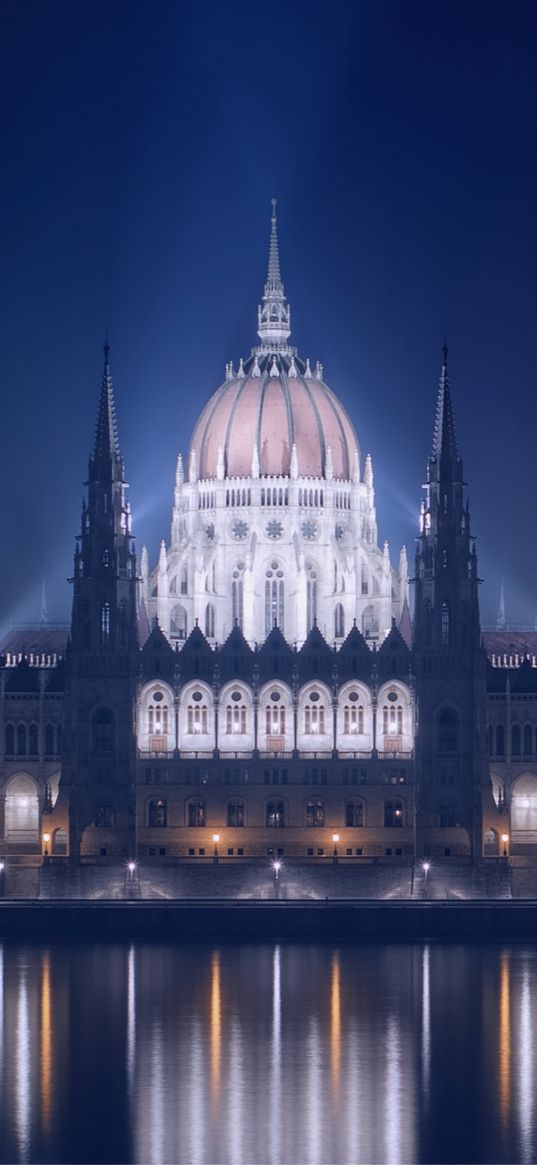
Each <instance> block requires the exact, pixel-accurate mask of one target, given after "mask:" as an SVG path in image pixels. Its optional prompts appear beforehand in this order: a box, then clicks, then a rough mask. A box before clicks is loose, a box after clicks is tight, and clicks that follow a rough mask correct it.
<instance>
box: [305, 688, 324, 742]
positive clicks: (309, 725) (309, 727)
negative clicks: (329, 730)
mask: <svg viewBox="0 0 537 1165" xmlns="http://www.w3.org/2000/svg"><path fill="white" fill-rule="evenodd" d="M324 731H325V711H324V704H323V703H322V696H321V694H320V692H317V691H311V692H309V693H308V696H307V701H306V703H305V705H304V732H305V733H306V735H308V736H309V735H312V736H315V735H319V734H322V733H324Z"/></svg>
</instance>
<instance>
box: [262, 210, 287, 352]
mask: <svg viewBox="0 0 537 1165" xmlns="http://www.w3.org/2000/svg"><path fill="white" fill-rule="evenodd" d="M257 330H258V335H259V336H260V338H261V340H262V341H263V346H264V348H265V349H266V350H267V351H271V350H274V348H276V349H281V348H283V347H285V346H286V345H287V340H288V338H289V335H290V332H291V312H290V308H289V306H288V304H287V303H286V301H285V292H284V289H283V283H282V277H281V274H280V253H279V248H278V222H277V218H276V199H275V198H273V199H272V216H271V220H270V244H269V259H268V271H267V281H266V283H265V292H264V295H263V303H262V304H261V306H260V308H259V311H258V328H257Z"/></svg>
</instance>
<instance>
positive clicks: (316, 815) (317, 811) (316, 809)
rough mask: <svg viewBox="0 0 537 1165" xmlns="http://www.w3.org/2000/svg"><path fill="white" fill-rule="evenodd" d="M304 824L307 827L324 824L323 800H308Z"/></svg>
mask: <svg viewBox="0 0 537 1165" xmlns="http://www.w3.org/2000/svg"><path fill="white" fill-rule="evenodd" d="M306 825H307V826H309V827H315V826H323V825H324V801H308V803H307V805H306Z"/></svg>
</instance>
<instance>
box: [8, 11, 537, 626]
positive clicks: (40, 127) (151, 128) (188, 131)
mask: <svg viewBox="0 0 537 1165" xmlns="http://www.w3.org/2000/svg"><path fill="white" fill-rule="evenodd" d="M0 108H1V110H2V113H1V118H0V125H1V155H2V182H1V186H0V198H1V229H2V251H3V263H2V269H3V273H2V282H1V291H0V294H1V304H0V321H1V322H0V327H1V330H2V342H1V345H0V362H1V363H0V375H1V383H2V401H3V406H2V430H1V431H2V439H1V440H2V444H1V449H2V456H1V460H0V474H1V482H0V496H1V498H2V504H1V506H0V631H3V630H5V629H6V627H7V626H8V625H9V620H10V619H11V618H13V619H14V620H15V621H20V620H31V619H35V618H37V617H38V615H39V596H40V588H41V577H42V575H45V576H46V580H47V588H48V607H49V615H50V617H51V618H52V619H58V620H62V619H67V618H68V617H69V611H70V590H69V586H68V584H67V582H66V579H67V578H68V576H69V575H70V574H71V570H72V555H73V547H74V537H75V534H76V533H77V532H78V530H79V526H80V503H81V497H82V483H83V481H84V480H85V479H86V476H87V459H88V453H89V451H90V448H91V445H92V441H93V433H94V427H95V418H96V412H97V400H98V392H99V385H100V379H101V371H102V345H103V342H104V334H105V329H106V328H107V329H108V333H109V339H110V344H111V350H112V351H111V365H112V374H113V379H114V385H115V392H116V404H117V413H118V422H119V434H120V443H121V448H122V452H123V455H124V458H125V462H126V469H127V479H128V481H129V482H130V485H131V502H132V507H133V521H134V531H135V534H136V536H137V543H138V548H139V549H141V546H142V544H143V543H144V542H145V543H147V545H148V548H149V554H150V561H151V563H153V562H154V560H155V558H156V555H157V552H158V544H159V540H160V538H162V537H165V538H166V539H167V540H168V538H169V525H170V514H171V503H172V491H173V480H174V470H175V459H176V456H177V453H178V452H179V451H180V450H181V451H183V452H185V451H186V447H187V445H188V441H189V437H190V434H191V431H192V428H193V425H194V422H195V420H196V417H197V414H198V412H199V411H200V410H201V407H202V405H203V404H204V402H205V401H206V399H207V398H208V397H209V396H210V394H211V393H212V392H213V391H214V390H215V389H216V388H217V387H218V385H219V384H220V383H221V381H222V380H223V377H224V365H225V363H226V361H227V360H230V359H233V361H234V363H235V366H236V365H237V362H238V359H239V357H240V356H241V355H242V356H246V355H247V354H249V351H250V348H251V346H252V345H253V344H255V343H256V342H257V336H256V319H257V315H256V313H257V305H258V302H259V300H260V297H261V294H262V288H263V283H264V279H265V272H266V259H267V250H268V233H269V219H270V199H271V197H272V196H273V195H274V196H275V197H276V198H277V199H278V217H279V232H280V253H281V261H282V274H283V279H284V283H285V290H286V293H287V296H288V298H289V301H290V303H291V308H292V323H293V333H292V338H291V342H292V343H295V344H296V345H297V346H298V350H299V352H300V354H301V355H302V356H303V357H306V356H309V357H310V358H311V360H312V361H315V360H317V359H319V360H321V361H322V363H323V364H324V374H325V378H326V381H327V383H328V384H330V386H331V387H332V388H333V389H334V390H335V392H336V393H337V394H338V395H339V396H340V398H341V400H342V401H343V403H344V404H345V406H346V407H347V409H348V411H349V413H350V415H351V418H352V420H353V422H354V424H355V426H356V429H357V432H358V437H359V441H360V445H361V448H362V452H363V454H365V453H366V452H367V451H371V453H372V456H373V464H374V468H375V486H376V500H377V515H378V521H379V536H380V540H381V542H382V540H383V539H384V538H385V537H387V538H388V539H389V542H390V546H391V550H392V561H393V562H396V561H397V556H398V553H399V548H400V546H401V544H402V543H403V542H405V543H406V545H407V548H408V551H409V556H410V558H411V560H412V558H413V553H414V538H415V535H416V529H417V518H418V510H419V503H420V497H421V493H420V487H421V484H422V482H423V480H424V473H425V465H426V459H427V455H428V453H429V450H430V446H431V438H432V428H433V419H434V405H435V397H436V386H437V382H438V375H439V371H440V360H441V351H440V350H441V346H442V343H443V342H444V338H446V339H447V342H448V344H449V348H450V375H451V380H452V386H453V395H454V404H455V415H456V423H457V431H458V437H459V444H460V449H461V453H462V456H463V459H464V467H465V475H466V480H467V481H468V483H469V495H470V505H471V513H472V525H473V530H474V533H475V534H476V536H477V539H478V543H477V548H478V556H479V566H480V574H481V577H482V578H483V579H484V585H483V588H482V616H483V622H484V623H485V624H490V623H491V622H494V621H495V618H496V611H497V607H498V597H499V586H500V578H501V576H502V575H503V576H504V577H505V590H506V604H507V616H508V619H509V620H510V622H511V623H512V624H525V625H526V626H528V625H530V626H532V625H533V620H534V618H535V616H536V614H537V520H536V519H537V457H536V456H535V446H536V434H537V392H536V364H537V356H536V351H535V349H536V320H537V291H536V267H537V264H536V256H537V214H536V206H537V189H536V186H537V182H536V179H537V149H536V114H537V9H536V8H535V5H534V4H533V3H531V2H527V3H524V2H521V3H517V4H514V5H508V4H507V3H505V2H503V3H501V4H500V3H495V2H494V0H489V2H487V3H485V2H480V0H474V2H473V3H468V2H466V3H464V4H461V3H459V2H458V0H456V2H454V3H453V2H450V3H449V4H448V3H431V0H427V2H423V3H419V2H418V3H414V2H413V0H409V2H408V3H401V2H400V0H393V2H389V0H386V2H383V0H369V2H367V3H365V2H361V0H349V2H346V3H341V2H338V0H335V2H332V3H330V4H328V3H326V2H323V3H318V2H317V0H294V2H292V0H287V2H281V0H271V2H270V3H265V4H253V3H252V2H251V0H250V2H249V3H233V0H231V2H230V3H228V4H216V3H203V2H199V0H198V2H193V0H189V2H181V0H157V2H155V3H152V4H149V3H144V4H142V3H137V2H136V0H123V2H121V3H117V2H113V0H107V2H106V3H100V2H99V0H92V2H91V3H84V2H83V0H77V2H76V3H73V2H72V0H69V2H67V3H62V2H59V0H58V2H54V0H48V2H44V0H36V2H31V3H30V2H28V0H3V3H2V5H1V8H0Z"/></svg>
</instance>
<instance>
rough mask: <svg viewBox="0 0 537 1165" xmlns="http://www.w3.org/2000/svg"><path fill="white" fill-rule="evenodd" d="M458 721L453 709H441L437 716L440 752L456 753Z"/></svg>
mask: <svg viewBox="0 0 537 1165" xmlns="http://www.w3.org/2000/svg"><path fill="white" fill-rule="evenodd" d="M458 728H459V721H458V716H457V713H456V712H454V711H453V708H442V711H441V712H440V714H439V716H438V748H439V751H440V752H456V751H457V748H458V735H459V732H458Z"/></svg>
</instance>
